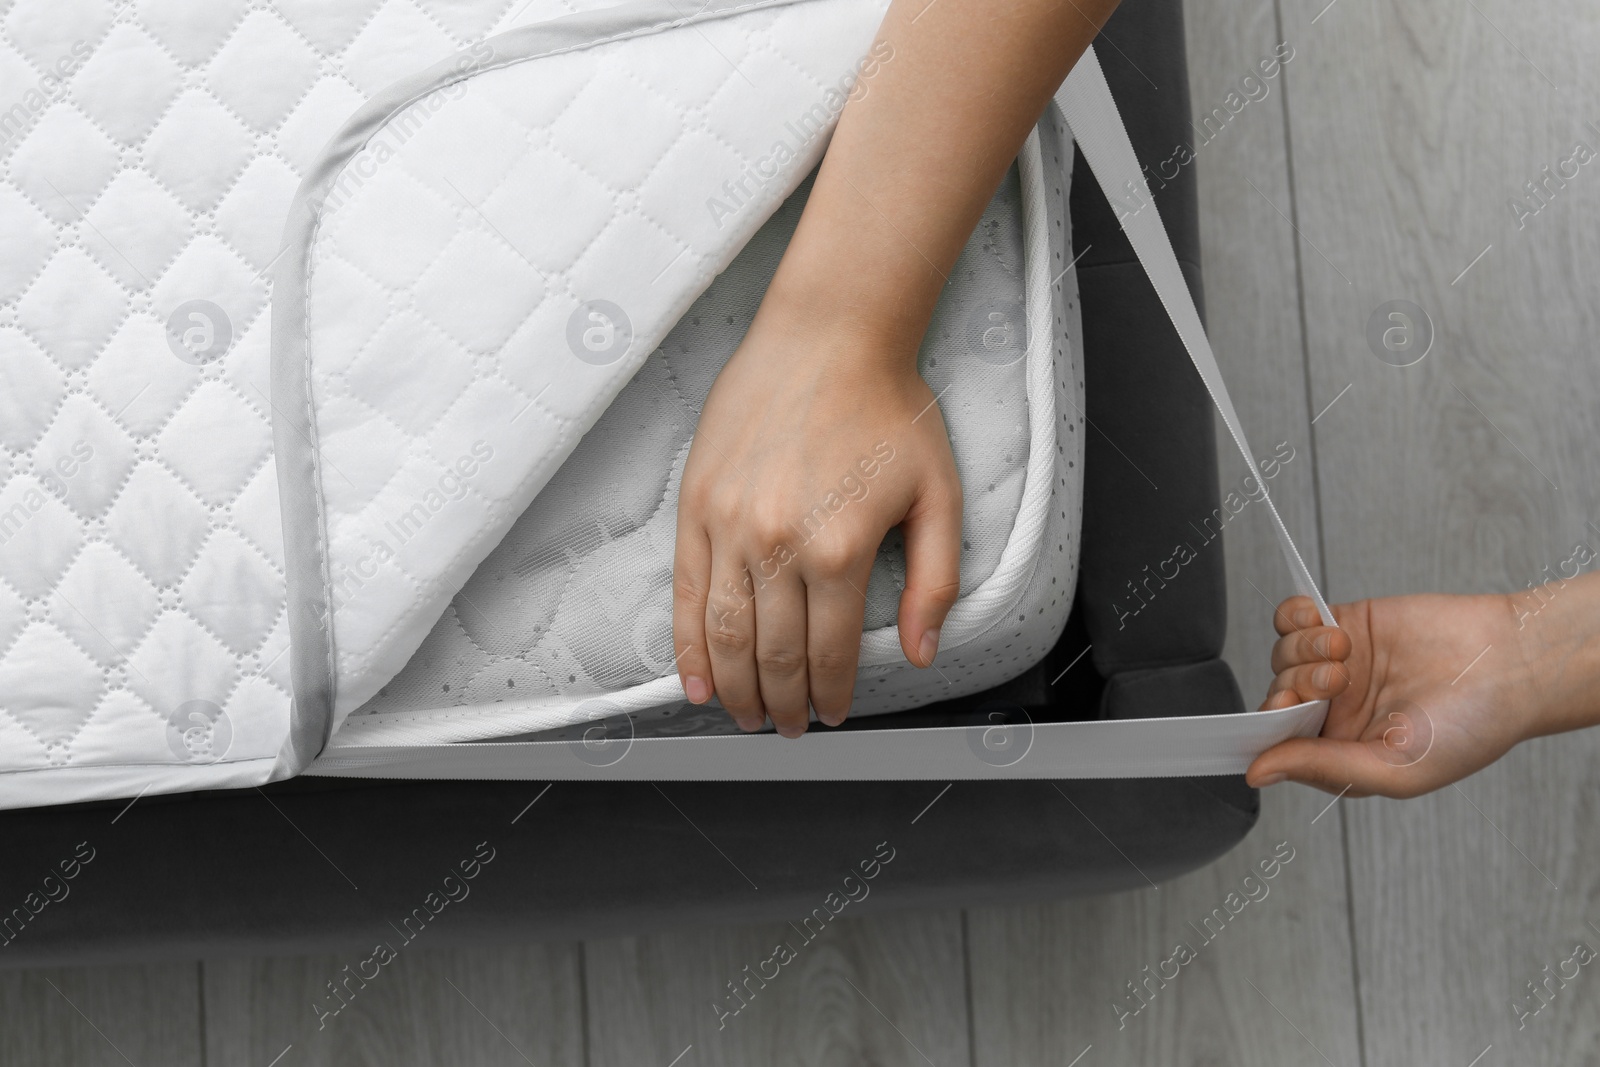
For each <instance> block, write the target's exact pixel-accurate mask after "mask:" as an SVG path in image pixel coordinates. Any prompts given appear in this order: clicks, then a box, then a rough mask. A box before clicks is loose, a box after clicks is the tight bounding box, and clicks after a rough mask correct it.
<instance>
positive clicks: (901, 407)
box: [672, 296, 961, 737]
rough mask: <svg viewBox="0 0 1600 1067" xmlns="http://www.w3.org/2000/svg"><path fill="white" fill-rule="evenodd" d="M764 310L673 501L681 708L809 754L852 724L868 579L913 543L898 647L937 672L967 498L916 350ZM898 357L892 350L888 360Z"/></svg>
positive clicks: (911, 343)
mask: <svg viewBox="0 0 1600 1067" xmlns="http://www.w3.org/2000/svg"><path fill="white" fill-rule="evenodd" d="M774 305H775V301H774V300H773V298H772V297H771V296H769V298H768V302H767V303H765V304H763V306H762V309H761V312H760V313H759V314H758V315H757V316H756V320H755V322H754V324H752V326H751V328H750V332H749V333H748V334H747V335H746V337H745V339H744V342H743V344H741V345H740V347H739V349H738V350H737V351H736V352H735V353H734V355H733V358H732V359H730V360H729V361H728V364H727V366H726V367H724V368H723V371H722V373H721V375H720V376H719V377H718V378H717V381H716V383H715V385H714V386H713V387H712V389H711V394H710V396H709V397H708V398H707V400H706V404H705V409H704V411H703V412H702V413H701V416H700V424H699V428H698V429H697V431H696V432H695V437H694V443H693V445H692V446H691V447H690V450H689V459H688V463H687V465H686V467H685V469H684V474H683V483H682V490H681V493H680V496H679V500H678V540H677V555H676V559H675V562H674V565H673V615H672V631H673V641H674V645H675V647H676V648H677V649H678V651H679V653H680V655H679V658H678V672H679V675H680V677H681V678H682V680H683V686H684V692H685V693H687V694H688V696H689V699H690V700H691V701H693V702H695V703H697V704H698V703H704V702H705V701H706V700H708V699H710V697H711V695H712V694H713V693H715V694H716V695H717V696H718V697H720V698H721V701H722V704H723V706H724V707H726V708H727V709H728V710H729V711H730V712H731V713H732V714H733V717H734V719H735V720H736V721H737V722H738V723H739V725H740V726H741V727H742V728H744V729H746V730H756V729H759V728H760V727H761V725H762V721H763V718H764V717H766V716H770V717H771V719H772V721H773V724H774V725H775V726H776V727H777V729H778V732H779V733H781V734H783V735H784V736H786V737H798V736H799V735H800V734H802V733H804V732H805V729H806V724H807V721H808V719H809V711H808V704H809V706H810V707H814V708H816V711H817V716H818V718H820V719H821V720H822V721H823V722H825V723H827V724H828V725H830V726H836V725H838V724H839V723H841V722H843V721H844V718H845V716H846V714H848V712H849V710H850V698H851V692H852V690H853V689H854V687H855V678H856V661H857V657H858V655H859V653H860V647H861V631H862V624H863V613H864V610H865V607H866V588H867V578H868V575H869V573H870V572H871V570H872V563H873V559H874V558H875V556H876V554H877V550H878V546H879V545H880V544H881V543H882V541H883V538H884V535H885V534H886V533H887V532H888V531H889V530H890V528H892V527H894V526H896V525H899V526H900V527H901V529H902V532H903V533H904V535H905V545H906V588H905V592H904V594H903V595H902V596H901V599H900V618H899V622H900V645H901V648H902V649H904V651H905V654H906V658H907V659H908V660H910V661H911V662H912V663H914V664H916V665H917V666H919V667H927V666H929V665H931V664H932V662H933V658H934V655H935V653H936V652H937V650H938V646H939V627H940V626H941V625H942V623H943V622H944V617H945V615H946V614H947V613H948V612H949V610H950V607H951V605H952V604H954V603H955V601H956V597H957V595H958V593H959V590H960V562H961V483H960V482H959V481H958V480H957V478H956V469H955V460H954V458H953V457H952V455H951V453H950V441H949V438H948V436H947V435H946V431H945V426H944V420H943V418H942V417H941V415H940V412H939V407H938V405H937V404H936V403H935V400H934V395H933V392H932V391H931V390H930V389H929V388H928V386H927V384H926V383H924V382H923V380H922V379H921V377H919V376H918V374H917V372H916V348H917V343H918V342H919V341H920V337H916V336H913V337H909V338H907V337H900V338H893V337H878V338H867V337H866V335H865V333H864V332H863V331H861V330H859V329H855V328H848V327H843V326H835V325H833V324H829V323H826V322H823V321H822V320H820V319H819V318H818V317H815V316H808V315H789V314H787V313H786V312H785V311H784V310H779V309H778V308H777V307H775V306H774ZM894 349H899V350H898V351H895V350H894Z"/></svg>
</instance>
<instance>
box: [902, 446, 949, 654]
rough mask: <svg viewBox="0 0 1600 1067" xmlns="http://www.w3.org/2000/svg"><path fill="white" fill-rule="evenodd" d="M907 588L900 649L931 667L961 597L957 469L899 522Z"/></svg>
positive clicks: (921, 497)
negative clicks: (946, 623) (941, 634)
mask: <svg viewBox="0 0 1600 1067" xmlns="http://www.w3.org/2000/svg"><path fill="white" fill-rule="evenodd" d="M900 532H901V534H902V535H903V536H904V538H905V543H906V589H905V592H904V593H902V594H901V596H900V648H901V649H902V650H903V651H904V652H905V654H906V659H908V660H910V661H911V662H912V663H915V664H916V665H917V666H919V667H930V666H932V665H933V657H934V655H935V654H936V653H937V652H938V651H939V628H940V627H941V626H943V625H944V619H945V616H946V615H948V614H950V609H951V608H952V607H953V606H954V605H955V602H956V598H957V597H959V596H960V595H961V483H960V482H959V481H957V480H956V478H955V472H954V471H952V472H951V476H950V478H949V479H948V480H946V481H945V482H944V483H943V484H939V485H934V486H928V487H926V488H924V489H923V490H922V492H921V493H920V495H919V496H918V497H917V499H916V500H915V501H914V502H913V503H912V505H911V510H910V511H908V512H907V513H906V517H905V519H904V520H902V521H901V523H900Z"/></svg>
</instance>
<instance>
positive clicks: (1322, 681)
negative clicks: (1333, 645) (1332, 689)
mask: <svg viewBox="0 0 1600 1067" xmlns="http://www.w3.org/2000/svg"><path fill="white" fill-rule="evenodd" d="M1332 681H1333V664H1331V663H1324V664H1323V665H1322V666H1320V667H1318V668H1317V669H1316V670H1314V671H1312V672H1311V684H1312V685H1314V686H1316V687H1317V688H1318V689H1326V688H1328V686H1329V684H1330V683H1332Z"/></svg>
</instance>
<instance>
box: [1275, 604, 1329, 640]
mask: <svg viewBox="0 0 1600 1067" xmlns="http://www.w3.org/2000/svg"><path fill="white" fill-rule="evenodd" d="M1321 624H1322V616H1321V615H1319V614H1318V613H1317V605H1316V604H1315V603H1313V602H1312V600H1311V598H1310V597H1308V596H1292V597H1290V598H1289V599H1287V600H1285V601H1284V602H1283V603H1281V604H1279V605H1278V610H1277V611H1274V612H1273V613H1272V628H1273V629H1275V630H1277V631H1278V636H1279V637H1283V636H1286V635H1288V634H1292V633H1294V632H1295V631H1296V630H1306V629H1310V628H1311V627H1313V626H1320V625H1321Z"/></svg>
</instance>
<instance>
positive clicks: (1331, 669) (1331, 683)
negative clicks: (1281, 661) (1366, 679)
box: [1267, 660, 1350, 707]
mask: <svg viewBox="0 0 1600 1067" xmlns="http://www.w3.org/2000/svg"><path fill="white" fill-rule="evenodd" d="M1349 685H1350V668H1349V667H1347V666H1345V665H1344V664H1343V663H1340V662H1338V661H1337V660H1330V661H1328V662H1326V663H1304V664H1301V665H1300V666H1298V667H1290V668H1288V669H1287V670H1283V671H1279V672H1278V673H1277V675H1275V676H1274V677H1273V679H1272V685H1271V686H1270V687H1269V688H1268V690H1267V695H1268V696H1269V697H1270V696H1272V695H1273V694H1275V693H1277V692H1279V691H1280V690H1285V689H1287V690H1290V691H1292V692H1294V693H1295V694H1296V695H1297V696H1298V697H1299V698H1300V700H1331V699H1332V698H1333V697H1336V696H1338V695H1339V694H1340V693H1342V692H1344V691H1345V689H1346V687H1348V686H1349ZM1299 702H1300V701H1296V702H1295V703H1299ZM1278 706H1279V707H1288V706H1289V705H1287V704H1281V705H1278Z"/></svg>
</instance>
